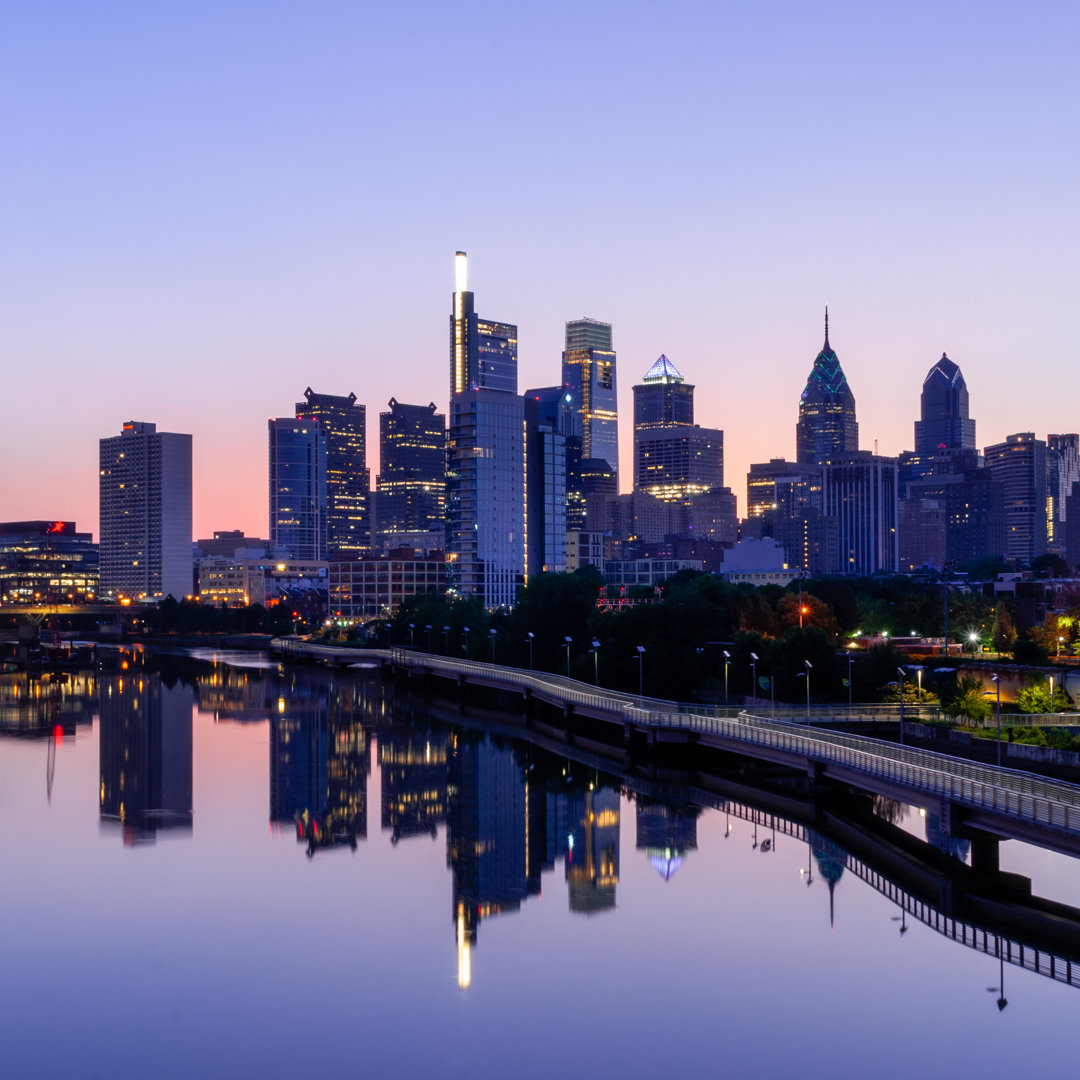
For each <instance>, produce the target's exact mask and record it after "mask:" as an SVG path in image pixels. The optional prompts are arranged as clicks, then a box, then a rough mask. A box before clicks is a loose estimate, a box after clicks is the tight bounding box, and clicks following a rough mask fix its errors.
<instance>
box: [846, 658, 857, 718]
mask: <svg viewBox="0 0 1080 1080" xmlns="http://www.w3.org/2000/svg"><path fill="white" fill-rule="evenodd" d="M854 663H855V654H854V653H852V651H851V650H850V649H849V650H848V654H847V707H848V709H850V708H851V702H852V697H851V665H852V664H854Z"/></svg>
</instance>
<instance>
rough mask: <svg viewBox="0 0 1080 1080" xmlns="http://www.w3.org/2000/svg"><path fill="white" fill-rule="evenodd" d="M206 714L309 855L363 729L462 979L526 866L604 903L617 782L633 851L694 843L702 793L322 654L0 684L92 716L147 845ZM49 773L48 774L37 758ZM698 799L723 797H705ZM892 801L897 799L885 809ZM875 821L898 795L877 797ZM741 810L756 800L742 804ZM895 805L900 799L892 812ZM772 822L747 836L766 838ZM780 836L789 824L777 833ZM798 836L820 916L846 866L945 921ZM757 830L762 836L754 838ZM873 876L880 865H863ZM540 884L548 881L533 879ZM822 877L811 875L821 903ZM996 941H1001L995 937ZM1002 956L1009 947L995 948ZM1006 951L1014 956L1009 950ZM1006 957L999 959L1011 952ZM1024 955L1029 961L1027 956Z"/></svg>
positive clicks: (6, 714)
mask: <svg viewBox="0 0 1080 1080" xmlns="http://www.w3.org/2000/svg"><path fill="white" fill-rule="evenodd" d="M194 707H197V708H198V710H199V711H200V712H201V713H205V714H209V715H211V716H212V717H213V720H214V722H215V723H235V722H239V723H252V722H267V723H268V734H269V762H268V765H269V782H268V788H269V795H270V799H269V816H270V820H271V822H274V823H278V824H279V825H281V826H284V827H290V826H291V827H292V828H293V829H294V830H295V833H296V840H297V843H298V845H299V846H301V847H302V848H304V849H305V851H306V854H307V855H308V856H309V857H315V856H317V855H318V854H319V853H320V852H323V851H327V850H332V849H337V850H340V849H341V848H343V847H349V848H350V849H351V850H352V851H353V852H356V851H358V849H359V846H360V844H361V843H362V842H363V841H365V840H366V839H367V836H368V832H367V829H368V820H367V814H368V780H369V777H370V774H371V766H372V756H373V746H372V742H373V740H374V741H375V742H376V744H377V747H378V752H377V761H378V765H379V769H380V784H381V787H380V793H381V798H380V807H379V809H380V826H381V828H382V830H384V831H385V832H387V833H389V839H390V841H391V843H392V844H393V845H397V844H398V843H400V842H402V841H410V840H412V839H414V838H417V837H427V838H437V836H438V831H439V829H440V827H443V828H445V830H446V838H445V839H446V865H447V867H448V869H449V871H450V879H451V880H450V892H451V896H450V906H451V923H452V927H453V935H454V938H455V942H456V946H457V951H458V981H459V983H460V984H461V985H462V986H467V985H469V983H470V981H471V977H472V951H473V950H474V949H475V948H476V946H477V942H478V938H479V930H480V926H481V924H482V923H483V921H484V920H486V919H491V918H495V917H497V916H499V915H503V914H509V913H513V912H518V911H521V910H522V908H523V907H525V906H527V905H528V902H529V900H530V899H531V898H533V897H538V896H539V895H540V894H541V891H542V885H543V882H542V876H543V875H544V874H546V873H550V872H552V871H554V870H555V869H556V868H557V866H558V863H559V862H560V861H561V862H562V863H563V873H562V875H561V877H562V880H563V881H564V882H565V884H566V890H567V907H568V910H569V911H570V912H571V913H572V914H574V915H584V916H594V915H598V914H603V913H606V912H611V911H613V910H615V908H616V894H617V887H618V884H619V879H620V836H621V825H622V820H621V818H622V811H621V806H622V797H623V796H624V795H625V796H628V797H629V798H631V799H632V800H633V809H634V817H635V825H636V837H635V851H637V852H640V853H642V855H643V857H644V858H647V859H648V861H649V863H650V864H651V866H652V867H653V868H654V870H655V871H656V872H657V874H658V875H659V876H660V878H661V879H662V880H663V881H664V882H665V883H668V884H670V883H671V882H672V881H673V879H674V878H675V875H676V873H677V871H678V870H679V867H680V866H681V865H683V864H684V861H685V859H686V858H687V857H688V855H689V853H691V852H693V851H695V850H696V848H697V823H698V818H699V815H700V814H701V812H702V805H700V804H696V803H694V802H693V801H692V800H688V798H687V796H686V794H685V792H684V793H683V794H681V795H680V794H679V793H678V789H677V787H676V786H674V785H669V786H668V789H666V793H665V794H662V795H649V794H645V793H644V791H643V790H640V789H637V788H636V787H635V785H631V786H630V787H629V788H627V787H626V781H625V779H620V778H616V777H613V776H608V775H605V774H603V773H602V772H599V771H598V770H597V767H596V766H595V765H585V764H582V763H581V762H580V761H572V760H570V759H568V758H566V757H565V756H562V755H561V753H559V752H557V750H554V749H552V748H548V747H543V746H541V745H540V744H539V743H538V742H537V741H533V742H522V741H519V740H517V739H504V738H500V737H498V736H496V735H493V734H492V733H491V732H490V731H485V730H483V729H481V728H480V727H479V726H477V727H467V726H459V725H458V724H456V723H455V722H454V721H452V720H451V721H450V722H449V723H445V722H443V721H441V720H440V719H437V718H435V717H433V716H429V715H428V714H427V712H426V711H425V707H424V706H423V704H422V703H418V704H417V705H416V707H415V708H413V707H411V706H409V705H408V704H407V703H402V702H400V701H397V702H395V701H393V700H392V698H391V697H390V696H389V695H388V694H387V693H386V692H384V690H383V688H382V686H381V685H380V684H379V683H378V682H377V681H372V680H366V679H364V678H356V677H353V675H351V674H349V673H346V674H344V675H341V674H338V673H334V672H330V671H326V670H324V669H303V668H297V669H290V670H287V671H282V670H280V669H278V668H277V667H276V666H267V667H251V668H246V669H238V668H232V667H229V666H227V665H223V664H214V663H212V662H211V663H210V664H196V665H193V664H191V662H190V661H185V660H183V659H176V658H172V659H171V660H170V661H169V662H168V663H167V664H165V665H164V666H163V667H162V670H160V671H159V670H158V669H157V667H156V666H155V663H154V662H149V661H148V662H147V663H146V664H144V665H142V666H140V665H139V664H137V663H136V662H135V661H134V660H133V661H132V666H131V668H130V669H129V670H124V671H120V670H117V671H112V672H102V673H99V674H94V673H81V674H78V675H74V676H73V677H72V678H71V680H70V681H69V682H68V683H67V684H66V685H61V684H58V685H57V686H55V687H52V686H49V685H47V684H40V685H37V686H36V687H30V688H29V689H28V688H27V685H26V681H25V680H23V683H22V685H21V686H18V687H15V686H13V685H11V684H6V685H0V721H2V726H0V731H2V732H3V733H5V734H12V735H30V734H36V735H41V736H45V735H48V734H49V733H50V731H51V730H52V727H51V724H52V720H53V719H55V718H56V717H57V716H61V715H62V716H63V717H64V719H63V722H62V725H61V726H62V727H63V725H66V726H67V728H70V730H71V731H72V732H74V731H75V729H76V728H77V727H78V726H80V725H86V724H88V723H89V722H90V720H91V719H92V718H93V716H94V715H95V713H96V715H97V716H98V718H99V731H98V735H99V739H98V745H99V764H100V768H99V773H100V778H99V785H100V792H99V803H100V812H99V813H100V820H101V823H102V826H103V828H104V829H105V830H106V831H109V830H111V829H112V828H114V827H119V828H120V829H121V831H122V834H123V838H124V841H125V843H127V844H130V845H141V844H146V843H152V842H154V841H155V840H156V839H157V838H159V837H160V836H161V835H162V834H165V835H190V834H191V832H192V829H193V822H194V816H195V808H194V807H193V805H192V790H193V784H192V713H193V711H194ZM50 775H51V774H50ZM710 803H711V806H712V807H714V808H721V809H723V808H725V807H729V808H730V809H732V811H734V804H729V803H726V802H725V801H724V800H722V799H721V800H716V799H712V800H711V801H710ZM901 809H902V808H901ZM877 812H878V813H879V814H881V816H883V817H884V818H885V819H886V820H892V817H890V816H889V815H890V814H892V816H893V817H896V816H897V814H900V813H901V811H900V810H898V809H897V808H890V807H885V808H880V807H879V808H877ZM742 816H744V818H745V820H747V821H752V822H753V823H754V825H755V834H754V839H755V841H757V839H758V838H757V832H756V826H757V825H758V824H760V823H764V822H765V820H766V818H767V817H768V815H765V814H764V813H761V812H757V811H747V810H745V808H744V810H743V812H742ZM901 816H902V814H901ZM922 817H923V819H924V820H923V828H922V830H920V831H924V832H925V837H926V840H927V842H928V843H930V844H932V845H934V846H936V847H937V848H938V849H939V850H942V851H945V852H947V853H948V854H951V855H952V856H953V857H955V858H959V859H961V860H962V859H963V858H964V856H965V854H966V852H965V851H964V850H963V849H962V845H959V844H957V843H955V842H953V843H952V844H950V843H948V842H947V841H948V838H947V837H945V836H944V834H943V831H942V830H941V828H940V825H939V823H938V822H937V821H936V819H935V818H934V816H933V814H932V813H927V814H924V815H922ZM777 822H778V819H775V818H774V819H772V826H773V834H772V836H771V838H770V839H769V840H767V841H762V843H761V845H760V848H759V850H761V851H766V850H772V849H773V846H774V845H775V837H776V828H777ZM789 834H790V835H796V834H798V830H797V829H792V830H790V831H789ZM798 835H800V836H801V838H802V839H803V840H804V842H806V843H807V845H808V848H809V849H810V852H809V853H810V860H811V861H810V864H809V865H810V868H811V875H810V876H809V877H808V880H810V881H812V880H814V876H815V875H816V878H817V879H818V880H821V881H823V882H825V883H827V885H828V889H827V895H828V900H827V903H828V920H829V925H833V924H834V923H835V920H836V908H835V904H836V898H837V892H838V890H839V889H841V888H842V887H843V882H842V879H843V878H844V876H845V871H846V870H847V869H848V868H849V867H857V869H855V870H853V873H854V874H855V876H856V877H858V878H860V880H862V881H864V882H868V883H870V884H871V885H872V886H873V887H874V888H875V889H877V890H878V891H879V892H882V893H883V894H884V895H887V896H889V897H890V898H892V897H893V896H896V897H897V898H898V899H897V902H898V903H899V904H901V908H900V910H901V912H902V913H903V912H908V913H911V914H913V915H915V916H916V917H917V918H919V919H921V920H922V921H924V922H926V923H927V924H928V925H931V926H933V927H934V928H935V929H938V932H947V931H943V930H942V929H940V928H939V926H938V924H939V923H941V922H942V920H944V923H943V925H944V924H946V923H949V920H951V919H952V917H951V916H949V915H947V914H946V915H941V914H940V913H937V912H935V911H933V910H932V909H930V908H926V905H922V908H924V909H925V910H921V909H920V910H921V913H918V912H916V908H917V907H918V905H915V904H913V903H909V902H908V901H907V900H905V899H904V897H903V890H902V889H898V888H896V887H893V886H891V885H890V883H889V882H888V881H887V879H885V878H882V877H881V875H880V874H877V873H876V872H875V871H873V869H872V868H868V867H867V866H866V865H865V864H864V863H863V862H861V861H860V860H857V859H853V857H851V856H850V855H849V854H848V853H847V851H846V850H845V849H844V847H842V846H841V845H840V844H839V843H837V841H836V840H835V838H833V837H831V836H829V835H827V834H826V833H824V832H819V831H817V829H816V828H815V829H804V830H803V832H802V833H801V834H798ZM766 845H768V847H767V846H766ZM879 879H880V880H879ZM547 884H548V886H549V888H550V886H551V881H550V880H549V881H548V882H547ZM824 894H825V890H820V891H818V890H816V891H815V895H821V897H822V901H825V895H824ZM957 925H959V924H958V923H957V921H956V920H952V921H951V926H952V930H951V931H948V932H950V933H951V936H953V937H956V938H957V939H958V940H959V939H961V938H962V939H963V940H964V943H965V944H969V945H971V946H972V947H976V948H982V950H983V951H986V950H987V948H988V946H987V940H988V939H987V934H986V932H985V931H983V932H981V933H982V945H981V946H980V945H979V944H978V935H977V934H975V936H974V938H972V940H968V937H969V930H970V927H965V928H964V929H963V930H962V933H960V934H958V933H957V931H956V926H957ZM998 947H1002V948H1004V947H1009V946H1008V942H1007V941H1006V942H1005V945H1004V946H998ZM1008 955H1009V958H1010V960H1012V953H1011V952H1010V953H1009V954H1008ZM1020 956H1021V960H1020V962H1021V963H1024V964H1025V966H1029V967H1030V966H1031V962H1030V960H1025V958H1024V954H1023V953H1021V954H1020ZM1013 962H1015V961H1013ZM1035 963H1036V965H1037V964H1038V963H1039V961H1038V959H1037V958H1036V961H1035Z"/></svg>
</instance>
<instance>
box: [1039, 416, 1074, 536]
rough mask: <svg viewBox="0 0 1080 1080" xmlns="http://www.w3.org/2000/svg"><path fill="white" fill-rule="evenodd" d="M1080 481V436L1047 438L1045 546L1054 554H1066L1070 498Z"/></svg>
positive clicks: (1051, 436)
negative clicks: (1066, 529)
mask: <svg viewBox="0 0 1080 1080" xmlns="http://www.w3.org/2000/svg"><path fill="white" fill-rule="evenodd" d="M1077 481H1080V435H1077V434H1075V433H1074V434H1071V435H1047V436H1046V544H1047V550H1048V551H1051V552H1053V553H1054V554H1055V555H1064V554H1065V547H1066V545H1065V520H1066V507H1067V505H1068V503H1067V499H1068V497H1069V495H1070V494H1072V489H1073V484H1075V483H1076V482H1077Z"/></svg>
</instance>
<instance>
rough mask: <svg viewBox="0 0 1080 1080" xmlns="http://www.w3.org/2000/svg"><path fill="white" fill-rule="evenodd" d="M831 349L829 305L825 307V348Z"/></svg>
mask: <svg viewBox="0 0 1080 1080" xmlns="http://www.w3.org/2000/svg"><path fill="white" fill-rule="evenodd" d="M828 347H829V305H828V304H826V305H825V348H826V349H827V348H828Z"/></svg>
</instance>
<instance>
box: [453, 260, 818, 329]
mask: <svg viewBox="0 0 1080 1080" xmlns="http://www.w3.org/2000/svg"><path fill="white" fill-rule="evenodd" d="M468 291H469V256H468V255H466V254H465V252H464V251H456V252H454V292H456V293H463V292H468ZM826 337H828V334H826Z"/></svg>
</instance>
